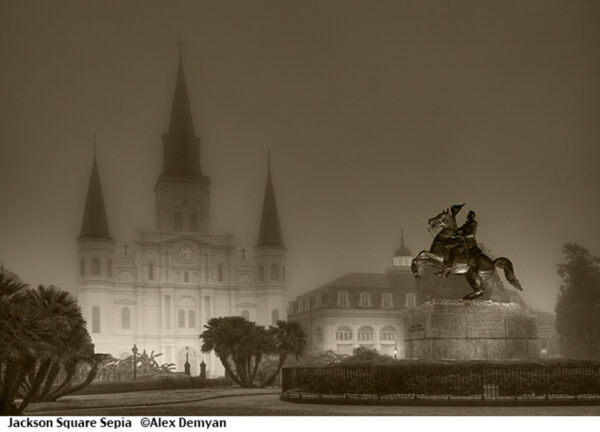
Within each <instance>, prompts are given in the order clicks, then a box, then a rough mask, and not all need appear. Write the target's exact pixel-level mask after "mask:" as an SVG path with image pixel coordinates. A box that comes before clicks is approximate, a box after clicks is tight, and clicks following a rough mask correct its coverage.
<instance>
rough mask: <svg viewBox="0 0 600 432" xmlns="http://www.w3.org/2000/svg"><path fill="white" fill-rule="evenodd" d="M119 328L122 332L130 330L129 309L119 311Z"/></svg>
mask: <svg viewBox="0 0 600 432" xmlns="http://www.w3.org/2000/svg"><path fill="white" fill-rule="evenodd" d="M121 328H122V329H123V330H129V329H130V328H131V312H129V308H126V307H125V308H123V309H121Z"/></svg>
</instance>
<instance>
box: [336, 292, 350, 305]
mask: <svg viewBox="0 0 600 432" xmlns="http://www.w3.org/2000/svg"><path fill="white" fill-rule="evenodd" d="M336 304H337V306H339V307H350V295H349V294H348V292H346V291H338V293H337V303H336Z"/></svg>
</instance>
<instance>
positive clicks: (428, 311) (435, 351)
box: [406, 300, 540, 360]
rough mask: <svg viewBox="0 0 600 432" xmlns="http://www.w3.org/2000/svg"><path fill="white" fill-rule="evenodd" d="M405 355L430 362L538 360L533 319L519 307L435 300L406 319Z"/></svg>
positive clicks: (538, 352) (412, 312)
mask: <svg viewBox="0 0 600 432" xmlns="http://www.w3.org/2000/svg"><path fill="white" fill-rule="evenodd" d="M407 324H408V325H407V327H406V329H407V332H406V349H407V351H406V354H407V357H409V358H418V359H428V360H511V359H515V360H516V359H537V358H539V356H540V350H539V343H538V339H537V328H536V325H535V321H534V317H533V316H532V315H530V314H529V313H528V312H527V310H526V309H525V308H523V307H522V306H520V305H518V304H515V303H495V302H491V301H465V300H433V301H430V302H427V303H425V304H423V305H421V306H419V307H417V308H416V309H412V310H411V311H410V312H409V315H408V323H407Z"/></svg>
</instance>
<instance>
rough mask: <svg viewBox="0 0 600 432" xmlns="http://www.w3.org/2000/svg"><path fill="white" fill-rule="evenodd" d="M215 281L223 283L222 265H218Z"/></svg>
mask: <svg viewBox="0 0 600 432" xmlns="http://www.w3.org/2000/svg"><path fill="white" fill-rule="evenodd" d="M217 279H218V281H219V282H223V264H219V266H218V267H217Z"/></svg>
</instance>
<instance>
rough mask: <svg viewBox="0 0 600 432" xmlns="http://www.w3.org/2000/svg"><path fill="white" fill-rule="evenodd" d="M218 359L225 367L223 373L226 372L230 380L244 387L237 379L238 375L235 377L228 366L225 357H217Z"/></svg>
mask: <svg viewBox="0 0 600 432" xmlns="http://www.w3.org/2000/svg"><path fill="white" fill-rule="evenodd" d="M219 360H221V364H222V365H223V367H224V368H225V373H226V374H227V376H228V377H229V378H231V380H232V381H233V382H234V383H236V384H237V385H239V386H240V387H244V385H243V384H242V382H241V381H240V380H239V379H238V377H236V376H235V375H234V373H233V371H232V370H231V367H230V366H229V363H228V362H227V360H226V359H223V358H221V357H219Z"/></svg>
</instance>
